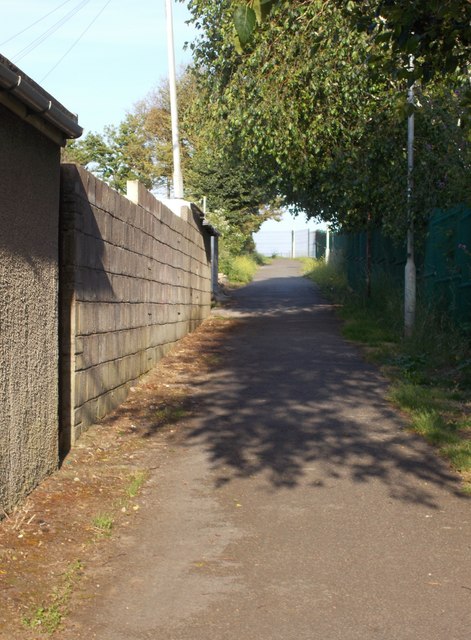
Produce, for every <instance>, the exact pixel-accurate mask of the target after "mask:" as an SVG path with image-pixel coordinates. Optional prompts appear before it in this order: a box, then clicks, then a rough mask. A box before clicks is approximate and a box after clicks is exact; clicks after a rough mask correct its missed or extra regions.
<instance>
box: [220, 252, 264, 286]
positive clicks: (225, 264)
mask: <svg viewBox="0 0 471 640" xmlns="http://www.w3.org/2000/svg"><path fill="white" fill-rule="evenodd" d="M258 266H259V264H258V262H257V259H256V258H255V256H252V255H244V256H232V255H230V254H226V255H225V256H223V259H222V260H221V261H220V267H221V271H222V272H223V273H224V274H225V275H226V276H227V279H228V280H229V282H230V283H231V284H248V283H249V282H250V281H251V280H252V278H253V276H254V274H255V272H256V270H257V269H258Z"/></svg>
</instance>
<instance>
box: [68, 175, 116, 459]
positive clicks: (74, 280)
mask: <svg viewBox="0 0 471 640" xmlns="http://www.w3.org/2000/svg"><path fill="white" fill-rule="evenodd" d="M84 236H86V238H85V241H84ZM59 240H60V242H59V264H60V269H59V344H60V363H59V371H60V379H59V407H60V416H59V418H60V422H59V456H60V460H61V462H62V461H63V460H64V458H65V457H66V455H67V453H68V452H69V451H70V448H71V445H72V429H73V420H74V398H73V374H74V369H75V356H76V353H75V352H76V345H75V334H76V326H75V325H76V317H75V313H76V310H75V301H76V299H84V298H101V297H103V294H105V296H106V297H108V298H109V299H113V298H114V293H113V288H112V286H111V283H110V280H109V278H108V275H107V273H106V270H105V268H104V265H103V257H104V252H105V243H104V241H103V238H102V235H101V232H100V229H99V227H98V224H97V222H96V219H95V214H94V212H93V209H92V207H91V206H90V202H89V199H88V195H87V191H86V189H85V187H84V184H83V182H82V179H81V177H80V174H79V172H78V170H77V168H76V167H75V166H74V165H62V167H61V200H60V222H59ZM84 254H85V255H84ZM80 265H82V268H80ZM83 265H87V267H86V270H87V274H86V275H84V272H83V269H84V266H83ZM92 375H93V374H92Z"/></svg>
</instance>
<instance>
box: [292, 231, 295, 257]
mask: <svg viewBox="0 0 471 640" xmlns="http://www.w3.org/2000/svg"><path fill="white" fill-rule="evenodd" d="M291 257H292V258H295V257H296V240H295V239H294V231H291Z"/></svg>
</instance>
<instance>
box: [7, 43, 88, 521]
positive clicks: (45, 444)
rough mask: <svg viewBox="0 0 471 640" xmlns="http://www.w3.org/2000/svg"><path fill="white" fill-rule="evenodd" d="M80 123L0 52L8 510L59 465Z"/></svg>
mask: <svg viewBox="0 0 471 640" xmlns="http://www.w3.org/2000/svg"><path fill="white" fill-rule="evenodd" d="M81 131H82V130H81V128H80V126H79V125H78V123H77V118H76V116H74V115H73V114H71V113H70V112H68V111H67V110H66V109H65V108H64V107H63V106H62V105H61V104H60V103H58V102H57V101H56V100H55V99H54V98H53V97H52V96H50V95H49V94H48V93H46V92H45V91H43V90H42V89H41V88H40V87H39V86H38V85H37V84H36V83H35V82H34V81H33V80H31V79H30V78H28V76H26V75H25V74H23V72H21V71H20V69H18V68H17V67H15V66H14V65H13V64H12V63H11V62H9V61H8V60H7V59H6V58H4V57H2V56H1V55H0V518H1V517H2V515H3V510H5V511H8V510H9V509H11V507H12V506H13V505H14V504H15V503H16V502H18V500H19V499H20V498H22V497H23V496H25V495H27V494H28V493H29V492H30V491H31V490H32V489H33V488H34V487H35V486H36V485H37V484H38V482H39V481H40V480H41V479H42V478H44V476H46V475H47V474H49V473H51V472H52V471H54V470H55V469H57V463H58V429H59V420H58V380H59V371H58V370H59V367H58V363H59V349H58V339H57V337H58V306H57V298H58V282H59V261H58V250H59V247H58V245H59V242H58V237H59V189H60V147H61V146H63V145H64V144H65V140H66V138H74V137H77V136H79V135H80V133H81Z"/></svg>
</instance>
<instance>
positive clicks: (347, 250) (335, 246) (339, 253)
mask: <svg viewBox="0 0 471 640" xmlns="http://www.w3.org/2000/svg"><path fill="white" fill-rule="evenodd" d="M370 247H371V248H370V252H371V271H372V276H373V277H374V276H375V275H376V274H377V273H378V272H380V271H381V272H383V273H384V274H385V275H386V276H388V277H389V278H390V279H391V280H392V281H394V282H397V284H398V285H401V286H402V285H403V281H404V266H405V260H406V250H405V245H404V246H398V245H397V244H394V243H393V242H392V241H391V240H389V238H386V237H384V236H383V235H382V233H381V232H380V231H378V230H375V231H373V232H372V233H371V242H370ZM366 254H367V235H366V233H365V232H362V233H336V234H332V235H331V255H332V258H333V259H334V260H341V261H343V263H344V265H345V268H346V271H347V276H348V281H349V284H350V286H351V287H352V288H354V289H355V290H357V291H361V289H362V287H365V283H366V276H367V258H366ZM416 265H417V275H418V286H419V289H420V292H421V293H422V294H423V295H424V298H425V301H426V302H430V303H433V304H434V306H438V307H439V308H442V309H444V310H446V311H447V312H449V313H450V314H451V315H452V316H453V317H454V318H455V319H456V320H458V321H460V322H471V210H470V209H469V208H466V207H464V206H460V207H455V208H454V209H450V210H448V211H437V212H435V213H434V214H433V216H432V217H431V220H430V223H429V227H428V231H427V237H426V242H425V247H424V249H423V252H420V251H419V252H417V253H416Z"/></svg>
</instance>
